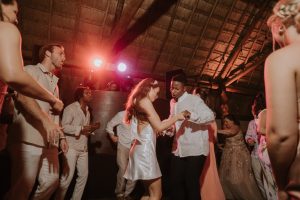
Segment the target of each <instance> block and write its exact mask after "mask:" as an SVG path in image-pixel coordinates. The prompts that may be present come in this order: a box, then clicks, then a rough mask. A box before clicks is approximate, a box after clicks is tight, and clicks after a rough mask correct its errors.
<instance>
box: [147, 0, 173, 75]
mask: <svg viewBox="0 0 300 200" xmlns="http://www.w3.org/2000/svg"><path fill="white" fill-rule="evenodd" d="M178 6H179V1H178V2H177V3H176V5H175V7H174V8H173V11H172V16H171V20H170V23H169V25H168V29H167V33H166V34H165V36H164V39H163V42H162V44H161V46H160V48H159V51H158V54H157V56H156V58H155V60H154V63H153V65H152V69H151V72H152V73H153V72H154V71H155V69H156V66H157V63H158V61H159V59H160V57H161V54H162V52H163V50H164V47H165V45H166V42H167V40H168V37H169V34H170V30H171V27H172V26H173V23H174V20H175V17H176V13H177V10H178Z"/></svg>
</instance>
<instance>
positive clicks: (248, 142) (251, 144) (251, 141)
mask: <svg viewBox="0 0 300 200" xmlns="http://www.w3.org/2000/svg"><path fill="white" fill-rule="evenodd" d="M246 142H247V144H249V145H250V146H253V145H254V143H255V141H254V140H253V139H252V138H248V139H247V141H246Z"/></svg>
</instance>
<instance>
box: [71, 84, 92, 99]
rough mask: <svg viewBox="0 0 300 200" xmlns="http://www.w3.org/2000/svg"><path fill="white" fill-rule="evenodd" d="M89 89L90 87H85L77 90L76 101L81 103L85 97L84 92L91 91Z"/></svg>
mask: <svg viewBox="0 0 300 200" xmlns="http://www.w3.org/2000/svg"><path fill="white" fill-rule="evenodd" d="M89 89H90V88H89V87H83V86H80V87H78V88H76V90H75V93H74V100H75V101H79V100H80V99H81V98H82V97H83V93H84V90H89Z"/></svg>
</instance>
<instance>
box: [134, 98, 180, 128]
mask: <svg viewBox="0 0 300 200" xmlns="http://www.w3.org/2000/svg"><path fill="white" fill-rule="evenodd" d="M139 106H140V108H141V109H143V110H144V111H145V113H146V114H147V117H148V120H149V123H150V124H151V126H152V128H153V129H154V131H155V132H161V131H163V130H166V129H167V128H169V127H170V126H171V125H172V124H174V123H175V122H176V121H177V120H184V119H185V118H184V115H183V113H180V114H178V115H175V116H172V117H170V118H169V119H167V120H164V121H161V120H160V118H159V116H158V114H157V112H156V110H155V109H154V107H153V104H152V102H151V101H150V100H149V99H148V98H144V99H142V100H141V101H140V102H139Z"/></svg>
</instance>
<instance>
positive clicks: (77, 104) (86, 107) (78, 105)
mask: <svg viewBox="0 0 300 200" xmlns="http://www.w3.org/2000/svg"><path fill="white" fill-rule="evenodd" d="M75 105H76V106H77V107H78V108H79V109H80V110H81V105H80V103H79V102H78V101H76V102H75ZM85 110H86V111H88V110H89V108H88V106H85Z"/></svg>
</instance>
